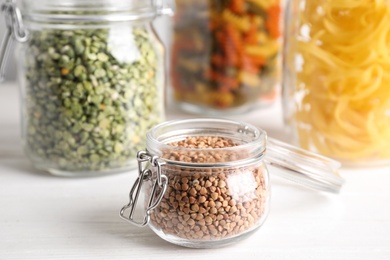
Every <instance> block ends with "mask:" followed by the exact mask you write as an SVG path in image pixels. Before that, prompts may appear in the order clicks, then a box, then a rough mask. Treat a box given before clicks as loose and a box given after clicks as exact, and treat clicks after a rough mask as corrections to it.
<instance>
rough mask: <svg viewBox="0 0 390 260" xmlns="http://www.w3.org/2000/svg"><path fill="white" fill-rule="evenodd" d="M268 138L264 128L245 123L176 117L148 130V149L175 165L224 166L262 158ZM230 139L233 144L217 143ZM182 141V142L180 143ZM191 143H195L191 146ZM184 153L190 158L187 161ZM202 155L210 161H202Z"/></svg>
mask: <svg viewBox="0 0 390 260" xmlns="http://www.w3.org/2000/svg"><path fill="white" fill-rule="evenodd" d="M266 138H267V136H266V133H265V132H264V131H262V130H260V129H258V128H256V127H254V126H252V125H250V124H246V123H243V122H236V121H230V120H224V119H206V118H205V119H202V118H200V119H187V120H173V121H168V122H165V123H162V124H160V125H158V126H156V127H154V128H153V129H152V130H150V131H149V132H148V133H147V143H146V148H147V151H148V152H149V153H150V154H153V155H156V156H159V157H161V158H163V159H164V160H165V161H167V162H171V163H173V164H179V165H191V166H193V164H196V165H197V166H210V165H212V166H218V167H221V166H229V165H231V164H234V165H237V164H240V162H242V163H245V164H248V163H250V162H249V161H253V162H259V161H261V158H262V157H263V156H264V154H265V148H266V147H265V145H266ZM230 141H231V143H230V144H233V145H226V146H225V145H222V144H221V145H219V144H218V145H217V146H214V144H213V142H221V143H222V142H230ZM194 142H205V143H207V144H206V145H205V146H204V148H203V145H197V144H194ZM178 143H182V144H180V145H177V144H178ZM183 143H184V144H183ZM188 143H192V144H190V145H188V146H187V144H188ZM183 145H184V146H183ZM167 155H168V156H167ZM180 155H184V156H187V157H188V158H187V159H185V160H183V159H182V158H181V157H180ZM199 156H202V157H204V158H206V160H205V161H204V162H200V160H198V159H199ZM179 157H180V159H179ZM192 157H194V158H192ZM207 159H212V160H213V161H207ZM214 159H217V160H215V161H214Z"/></svg>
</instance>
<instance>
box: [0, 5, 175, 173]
mask: <svg viewBox="0 0 390 260" xmlns="http://www.w3.org/2000/svg"><path fill="white" fill-rule="evenodd" d="M163 3H164V2H163V1H158V0H153V1H132V0H118V1H108V0H95V1H90V0H79V1H75V0H68V1H51V0H37V1H27V0H19V1H12V0H7V1H5V2H4V3H3V5H2V6H1V10H2V11H3V13H4V17H5V21H6V25H7V33H6V34H5V37H6V38H5V39H4V41H3V44H2V48H3V49H2V50H0V79H1V77H2V74H3V72H4V70H3V69H4V67H5V66H4V64H5V58H6V56H7V54H8V52H9V48H8V47H9V46H11V44H12V43H13V42H14V40H16V41H17V42H20V43H21V44H19V45H18V46H17V51H16V53H17V59H16V60H17V65H18V66H17V67H18V72H19V73H18V79H19V85H20V92H21V95H20V96H21V102H20V103H21V115H22V116H21V122H22V124H21V128H22V141H23V146H24V150H25V153H26V155H27V156H28V157H29V158H30V160H31V161H32V163H33V165H34V166H35V167H36V168H38V169H41V170H44V171H48V172H50V173H51V174H55V175H61V176H93V175H105V174H112V173H116V172H123V171H126V170H129V169H131V168H136V167H137V161H136V160H135V156H136V154H137V151H138V150H139V149H142V147H144V145H145V136H144V135H143V132H145V131H147V130H148V129H150V128H152V127H153V126H154V125H156V124H158V123H160V122H161V121H162V120H163V119H164V101H163V100H164V97H163V91H164V88H165V80H164V79H165V67H164V47H163V45H162V43H161V42H160V40H159V38H158V37H157V35H156V34H155V31H154V28H153V26H152V21H153V20H154V18H156V17H158V16H160V15H163V14H167V13H169V12H171V11H172V10H171V8H170V7H167V6H165V5H164V4H163ZM1 18H3V17H1Z"/></svg>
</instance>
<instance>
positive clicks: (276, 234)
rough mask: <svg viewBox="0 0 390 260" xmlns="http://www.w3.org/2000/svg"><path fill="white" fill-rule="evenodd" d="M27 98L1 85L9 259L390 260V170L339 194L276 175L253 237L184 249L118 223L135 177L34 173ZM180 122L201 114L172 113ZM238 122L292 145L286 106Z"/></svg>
mask: <svg viewBox="0 0 390 260" xmlns="http://www.w3.org/2000/svg"><path fill="white" fill-rule="evenodd" d="M18 93H19V92H18V89H17V87H16V84H15V83H8V84H5V85H4V84H3V85H0V259H7V260H8V259H243V260H244V259H390V168H376V169H370V168H367V169H354V170H352V169H342V171H341V175H342V177H344V178H345V179H346V185H345V187H344V188H343V189H342V191H341V193H340V194H339V195H331V194H324V193H321V192H315V191H311V190H306V189H303V188H301V187H299V186H296V185H295V184H291V183H290V182H287V181H284V180H282V179H279V178H278V177H272V202H271V204H272V206H271V212H270V214H269V217H268V219H267V221H266V222H265V224H264V225H263V226H262V227H261V228H260V229H259V230H258V231H257V232H256V233H255V234H254V235H253V236H251V237H250V238H248V239H246V240H244V241H242V242H240V243H237V244H235V245H233V246H229V247H226V248H220V249H207V250H205V249H201V250H197V249H188V248H182V247H178V246H175V245H172V244H169V243H167V242H165V241H163V240H161V239H160V238H159V237H157V236H156V235H155V234H154V233H153V232H152V231H151V230H150V229H148V228H137V227H134V226H132V225H130V224H128V223H126V222H124V221H123V220H121V219H120V218H119V215H118V212H119V209H120V208H121V207H122V206H123V205H124V204H126V203H127V200H128V192H129V190H130V185H131V184H132V182H133V181H134V179H135V177H136V173H135V172H129V173H124V174H118V175H113V176H106V177H97V178H61V177H54V176H50V175H47V174H44V173H41V172H39V171H37V170H34V169H33V168H32V167H31V165H30V163H29V161H28V160H27V158H26V157H25V156H24V155H23V152H22V149H21V145H20V137H19V136H20V135H19V132H20V123H19V120H20V119H19V96H18ZM178 117H193V115H186V114H183V113H178V112H175V111H172V109H170V110H168V118H169V119H172V118H178ZM232 118H234V119H241V120H245V121H248V122H250V123H253V124H255V125H257V126H259V127H262V128H263V129H265V130H267V132H268V133H269V135H270V136H272V137H276V138H282V139H283V131H282V117H281V109H280V104H279V103H277V104H275V105H274V106H272V107H270V108H267V109H263V110H260V111H254V112H252V113H250V114H248V115H245V116H236V117H232ZM271 175H272V174H271Z"/></svg>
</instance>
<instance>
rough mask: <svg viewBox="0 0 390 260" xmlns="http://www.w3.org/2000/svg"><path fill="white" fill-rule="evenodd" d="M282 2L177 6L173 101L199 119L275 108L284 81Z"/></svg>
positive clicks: (231, 0) (180, 2)
mask: <svg viewBox="0 0 390 260" xmlns="http://www.w3.org/2000/svg"><path fill="white" fill-rule="evenodd" d="M280 14H281V1H280V0H245V1H244V0H228V1H205V0H202V1H186V0H176V12H175V17H174V23H173V43H172V51H171V68H170V71H171V85H172V96H173V99H174V101H175V104H177V106H178V107H180V108H182V109H184V110H187V111H190V112H195V113H204V112H208V113H213V114H231V113H242V112H246V111H248V110H250V109H253V108H255V107H256V108H257V107H261V106H264V105H268V104H271V103H272V102H273V101H274V100H275V98H276V96H277V86H278V83H279V81H280V59H279V58H280V55H279V53H280V47H281V46H280V45H281V42H280V41H281V39H280V31H281V18H280V17H281V15H280Z"/></svg>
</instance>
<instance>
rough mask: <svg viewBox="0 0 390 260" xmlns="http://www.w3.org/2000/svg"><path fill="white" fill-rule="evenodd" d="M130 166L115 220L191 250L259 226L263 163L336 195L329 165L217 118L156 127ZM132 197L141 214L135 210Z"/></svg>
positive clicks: (265, 183) (263, 210)
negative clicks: (134, 168)
mask: <svg viewBox="0 0 390 260" xmlns="http://www.w3.org/2000/svg"><path fill="white" fill-rule="evenodd" d="M138 161H139V176H138V178H137V180H136V182H135V184H134V185H133V187H132V188H131V191H130V203H129V204H128V205H126V206H124V207H123V208H122V210H121V212H120V214H121V216H122V218H124V219H125V220H127V221H130V222H131V223H132V224H135V225H137V226H141V227H142V226H146V225H149V227H150V228H151V229H152V230H153V231H154V232H155V233H156V234H157V235H158V236H160V237H161V238H163V239H165V240H167V241H169V242H171V243H174V244H177V245H181V246H185V247H193V248H213V247H221V246H226V245H228V244H231V243H234V242H237V241H240V240H242V239H244V238H246V237H248V236H250V235H251V234H253V233H254V232H255V231H256V230H257V229H258V228H259V227H261V226H262V225H263V223H264V221H265V220H266V218H267V216H268V212H269V208H270V195H271V189H270V180H269V171H268V168H267V165H269V166H272V167H276V168H275V169H273V172H275V174H279V175H281V176H283V177H287V178H289V179H291V180H294V181H296V182H298V183H301V184H305V185H306V186H309V187H311V188H315V189H318V190H324V191H330V192H338V191H339V189H340V188H341V186H342V183H343V181H342V179H341V178H340V177H339V176H338V175H337V169H338V167H339V164H338V163H337V162H335V161H332V160H329V159H327V158H324V157H321V156H318V155H315V154H310V153H307V152H305V151H302V150H300V149H298V148H294V147H290V146H288V145H286V144H283V143H280V142H278V141H275V140H271V139H267V135H266V133H265V132H264V131H262V130H260V129H257V128H256V127H254V126H252V125H250V124H247V123H244V122H235V121H230V120H223V119H188V120H174V121H169V122H165V123H162V124H159V125H157V126H156V127H154V128H152V129H151V130H150V131H149V132H148V133H147V145H146V151H140V152H139V153H138ZM141 191H142V192H141ZM142 194H143V196H144V197H143V199H140V198H141V197H142ZM138 200H140V204H141V205H142V206H140V208H142V212H144V215H142V214H141V215H140V214H139V213H140V212H136V210H135V209H136V206H137V202H138ZM128 211H129V213H127V212H128ZM142 212H141V213H142Z"/></svg>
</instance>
